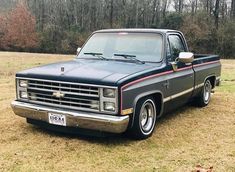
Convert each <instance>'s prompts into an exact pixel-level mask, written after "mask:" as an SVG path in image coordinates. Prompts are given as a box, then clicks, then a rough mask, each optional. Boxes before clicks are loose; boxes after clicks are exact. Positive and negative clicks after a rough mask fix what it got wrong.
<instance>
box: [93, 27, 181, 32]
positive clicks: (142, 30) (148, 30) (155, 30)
mask: <svg viewBox="0 0 235 172" xmlns="http://www.w3.org/2000/svg"><path fill="white" fill-rule="evenodd" d="M105 32H145V33H154V32H155V33H167V32H178V33H179V32H180V31H177V30H171V29H141V28H137V29H134V28H130V29H103V30H98V31H95V32H94V33H105Z"/></svg>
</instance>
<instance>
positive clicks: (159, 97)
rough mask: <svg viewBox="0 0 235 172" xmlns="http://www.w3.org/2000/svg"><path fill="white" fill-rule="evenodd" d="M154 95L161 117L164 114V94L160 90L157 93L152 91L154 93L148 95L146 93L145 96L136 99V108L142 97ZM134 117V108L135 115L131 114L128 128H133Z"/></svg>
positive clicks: (158, 114) (158, 113)
mask: <svg viewBox="0 0 235 172" xmlns="http://www.w3.org/2000/svg"><path fill="white" fill-rule="evenodd" d="M149 96H150V97H153V99H154V101H155V105H156V110H157V112H156V113H157V116H159V117H161V115H162V111H163V96H162V94H161V93H160V92H157V93H152V94H148V95H145V96H143V97H140V98H139V99H138V100H137V101H136V104H135V108H136V105H137V103H138V101H140V100H141V99H143V98H145V97H149ZM134 118H135V110H134V113H133V115H132V116H131V121H132V122H130V123H129V126H128V128H131V127H132V126H133V122H134Z"/></svg>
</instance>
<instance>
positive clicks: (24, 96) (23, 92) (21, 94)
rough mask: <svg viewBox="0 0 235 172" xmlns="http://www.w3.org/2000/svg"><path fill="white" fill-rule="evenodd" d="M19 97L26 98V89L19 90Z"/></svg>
mask: <svg viewBox="0 0 235 172" xmlns="http://www.w3.org/2000/svg"><path fill="white" fill-rule="evenodd" d="M20 98H22V99H27V98H28V94H27V92H26V91H20Z"/></svg>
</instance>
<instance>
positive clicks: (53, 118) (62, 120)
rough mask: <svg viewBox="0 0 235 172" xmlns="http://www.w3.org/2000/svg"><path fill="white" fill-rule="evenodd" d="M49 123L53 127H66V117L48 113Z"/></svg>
mask: <svg viewBox="0 0 235 172" xmlns="http://www.w3.org/2000/svg"><path fill="white" fill-rule="evenodd" d="M48 118H49V123H50V124H54V125H62V126H66V116H65V115H62V114H56V113H48Z"/></svg>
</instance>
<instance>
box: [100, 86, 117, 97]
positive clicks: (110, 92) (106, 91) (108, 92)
mask: <svg viewBox="0 0 235 172" xmlns="http://www.w3.org/2000/svg"><path fill="white" fill-rule="evenodd" d="M103 96H104V97H108V98H115V89H111V88H104V89H103Z"/></svg>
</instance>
